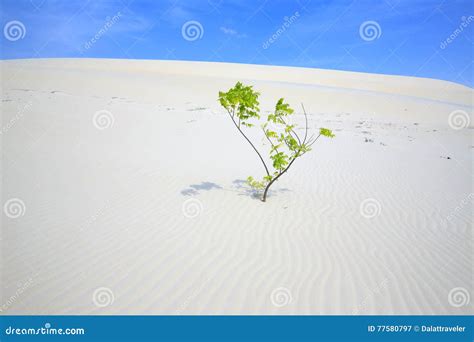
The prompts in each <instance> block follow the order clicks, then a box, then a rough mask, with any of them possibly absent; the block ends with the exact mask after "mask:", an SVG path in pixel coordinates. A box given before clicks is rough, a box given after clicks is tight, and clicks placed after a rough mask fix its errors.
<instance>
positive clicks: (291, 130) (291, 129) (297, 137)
mask: <svg viewBox="0 0 474 342" xmlns="http://www.w3.org/2000/svg"><path fill="white" fill-rule="evenodd" d="M280 119H281V121H283V123H284V124H285V126H288V124H287V123H286V122H285V120H283V118H282V117H280ZM291 133H293V134H294V135H295V136H294V137H293V135H292V134H291ZM290 135H291V136H292V137H293V139H295V137H296V140H298V144H299V145H300V146H301V140H300V137H299V136H298V133H296V132H295V131H294V130H293V128H290Z"/></svg>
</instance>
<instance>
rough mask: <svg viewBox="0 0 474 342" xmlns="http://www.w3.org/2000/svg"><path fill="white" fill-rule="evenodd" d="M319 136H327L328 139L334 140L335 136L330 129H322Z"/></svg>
mask: <svg viewBox="0 0 474 342" xmlns="http://www.w3.org/2000/svg"><path fill="white" fill-rule="evenodd" d="M319 134H321V135H323V136H325V137H328V138H334V137H335V135H334V134H332V131H331V130H330V129H327V128H320V129H319Z"/></svg>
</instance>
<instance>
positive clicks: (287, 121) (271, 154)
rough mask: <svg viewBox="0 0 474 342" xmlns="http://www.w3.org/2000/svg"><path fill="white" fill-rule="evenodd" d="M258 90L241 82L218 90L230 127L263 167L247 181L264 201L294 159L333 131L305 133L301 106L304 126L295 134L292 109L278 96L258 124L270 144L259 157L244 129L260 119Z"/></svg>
mask: <svg viewBox="0 0 474 342" xmlns="http://www.w3.org/2000/svg"><path fill="white" fill-rule="evenodd" d="M259 95H260V93H258V92H256V91H254V90H253V87H252V86H245V85H243V84H242V83H241V82H237V83H236V85H235V86H234V87H233V88H231V89H229V90H228V91H227V92H219V102H220V104H221V105H222V106H223V107H224V108H225V109H226V111H227V113H228V114H229V117H230V118H231V120H232V122H233V123H234V126H235V127H236V128H237V130H238V131H239V132H240V134H241V135H242V136H243V137H244V138H245V140H246V141H247V142H248V143H249V144H250V146H251V147H252V149H253V150H254V151H255V153H256V154H257V155H258V157H259V159H260V161H261V163H262V165H263V167H264V169H265V176H263V178H262V179H261V180H257V179H255V178H254V177H252V176H250V177H248V178H247V183H248V184H249V185H250V186H251V187H252V188H254V189H256V190H258V191H263V193H262V197H261V200H262V201H263V202H265V201H266V199H267V195H268V191H269V189H270V187H271V186H272V185H273V184H274V183H275V182H276V181H277V180H278V179H279V178H280V177H281V176H282V175H283V174H285V173H286V172H287V171H288V170H289V169H290V167H291V166H292V165H293V164H294V162H295V161H296V159H298V158H300V157H302V156H303V155H305V154H306V153H308V152H309V151H311V147H312V145H313V144H314V143H315V142H316V141H317V140H318V139H319V137H321V136H324V137H328V138H333V137H334V134H333V133H332V131H331V130H330V129H327V128H320V129H319V133H318V134H317V135H314V134H313V135H309V134H308V133H309V132H308V131H309V129H308V116H307V114H306V110H305V108H304V106H303V105H302V109H303V113H304V118H305V127H304V135H303V136H300V135H298V133H296V129H297V125H296V124H294V123H292V120H291V116H292V115H293V114H294V110H293V109H292V108H291V107H290V105H289V104H288V103H285V101H284V99H283V98H280V99H279V100H278V102H277V103H276V105H275V110H274V112H272V113H270V114H268V116H267V118H266V120H264V121H263V123H261V124H260V128H261V130H262V133H263V136H264V138H265V139H266V141H268V142H269V144H270V149H269V151H268V158H269V160H268V162H270V161H271V166H272V167H268V165H267V162H265V159H264V158H263V157H262V154H261V153H260V152H259V150H258V149H257V147H256V146H255V144H254V143H253V142H252V141H251V140H250V139H249V138H248V136H247V135H246V134H245V132H244V130H246V129H250V128H253V127H255V125H256V124H255V123H254V122H255V121H257V123H258V120H260V119H261V118H260V108H259V104H260V103H259V101H258V97H259Z"/></svg>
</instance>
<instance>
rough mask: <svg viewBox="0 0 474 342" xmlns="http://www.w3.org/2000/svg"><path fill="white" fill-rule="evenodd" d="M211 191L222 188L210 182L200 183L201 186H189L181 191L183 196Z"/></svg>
mask: <svg viewBox="0 0 474 342" xmlns="http://www.w3.org/2000/svg"><path fill="white" fill-rule="evenodd" d="M213 189H222V187H221V186H220V185H218V184H216V183H212V182H202V183H201V184H191V185H190V186H189V187H188V188H186V189H184V190H182V191H181V194H182V195H184V196H195V195H199V194H200V193H201V191H209V190H213Z"/></svg>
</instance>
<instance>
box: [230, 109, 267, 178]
mask: <svg viewBox="0 0 474 342" xmlns="http://www.w3.org/2000/svg"><path fill="white" fill-rule="evenodd" d="M227 113H229V116H230V118H231V119H232V122H233V123H234V125H235V127H236V128H237V130H238V131H239V132H240V134H242V136H243V137H244V138H245V140H247V142H248V143H249V144H250V146H252V148H253V150H254V151H255V152H256V153H257V154H258V157H259V158H260V161H261V162H262V164H263V167H264V168H265V171H266V173H267V176H270V172H269V171H268V167H267V164H265V161H264V160H263V158H262V155H261V154H260V152H258V150H257V148H256V147H255V146H254V144H252V142H251V141H250V139H249V138H247V136H246V135H245V133H244V132H242V130H241V129H240V127H239V125H238V124H237V123H236V122H235V120H234V116H233V115H232V114H231V112H230V111H229V110H227Z"/></svg>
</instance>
